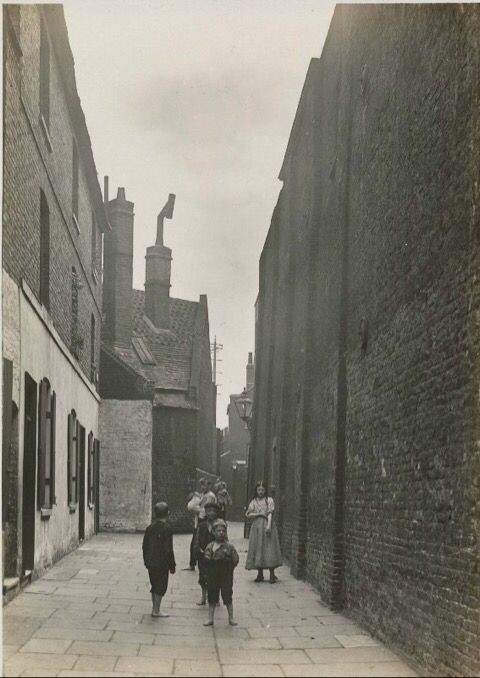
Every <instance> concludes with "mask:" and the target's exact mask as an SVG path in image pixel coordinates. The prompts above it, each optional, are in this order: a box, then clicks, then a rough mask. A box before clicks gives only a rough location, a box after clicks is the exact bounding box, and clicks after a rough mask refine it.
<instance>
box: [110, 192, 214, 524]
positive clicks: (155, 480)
mask: <svg viewBox="0 0 480 678" xmlns="http://www.w3.org/2000/svg"><path fill="white" fill-rule="evenodd" d="M133 207H134V206H133V203H132V202H129V201H128V200H127V199H126V196H125V191H124V189H119V190H118V195H117V197H116V198H115V199H113V200H110V201H109V202H108V216H109V220H110V223H111V225H112V230H111V233H109V234H108V235H107V236H106V238H105V263H104V266H105V275H104V296H105V322H104V326H103V343H102V353H101V378H100V392H101V395H102V406H101V431H102V434H103V435H104V441H103V442H104V445H103V447H102V466H101V497H102V509H101V516H100V522H101V526H102V528H105V529H111V530H142V529H144V528H145V527H146V525H148V523H149V522H150V519H151V515H152V505H154V504H155V503H156V502H158V501H160V500H163V501H167V502H168V504H169V507H170V511H171V516H170V518H171V522H172V524H173V526H174V528H175V529H176V530H182V529H184V530H189V529H190V526H191V516H190V515H189V514H188V512H187V511H186V504H187V499H186V497H187V494H188V492H189V491H190V489H191V488H192V487H193V486H194V485H195V483H196V480H197V479H198V476H199V475H202V474H204V473H207V474H211V477H212V478H215V477H216V474H217V434H216V425H215V410H216V388H215V385H214V384H213V382H212V369H211V359H210V340H209V325H208V308H207V298H206V296H205V295H201V296H200V299H199V301H198V302H195V301H187V300H185V299H174V298H171V297H170V271H171V250H170V249H169V248H168V247H165V246H164V245H163V231H162V232H161V233H160V236H161V237H160V239H159V240H157V244H156V245H154V246H152V247H149V248H148V249H147V255H146V283H145V291H140V290H134V289H133V288H132V263H133Z"/></svg>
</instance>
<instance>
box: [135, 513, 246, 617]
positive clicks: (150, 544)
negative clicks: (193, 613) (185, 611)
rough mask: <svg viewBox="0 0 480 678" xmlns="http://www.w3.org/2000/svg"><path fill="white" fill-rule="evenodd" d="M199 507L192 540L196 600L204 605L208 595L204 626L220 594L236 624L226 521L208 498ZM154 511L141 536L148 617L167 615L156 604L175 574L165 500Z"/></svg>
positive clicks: (234, 560) (233, 562) (233, 561)
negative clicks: (149, 597) (198, 591)
mask: <svg viewBox="0 0 480 678" xmlns="http://www.w3.org/2000/svg"><path fill="white" fill-rule="evenodd" d="M203 508H204V512H205V513H204V517H202V518H201V519H200V520H199V524H198V529H197V531H196V535H195V544H194V550H195V556H196V561H197V564H198V571H199V584H200V586H201V589H202V598H201V601H200V602H199V603H198V604H199V605H206V603H207V599H208V621H207V622H206V623H205V626H213V623H214V616H215V607H216V606H217V604H218V603H219V600H220V595H221V596H222V600H223V603H224V605H225V606H226V608H227V611H228V623H229V624H230V625H231V626H236V625H237V624H236V622H235V619H234V616H233V571H234V569H235V568H236V566H237V565H238V562H239V557H238V553H237V551H236V549H235V547H234V546H233V544H231V543H230V542H229V541H228V538H227V524H226V522H225V521H224V520H222V519H221V518H218V505H217V504H216V503H214V502H213V501H212V502H209V503H207V504H205V506H204V507H203ZM154 513H155V520H154V522H153V523H152V524H151V525H150V526H149V527H148V528H147V530H146V532H145V536H144V538H143V561H144V564H145V567H146V568H147V569H148V574H149V577H150V584H151V587H152V588H151V589H150V590H151V594H152V617H168V614H165V613H163V612H161V611H160V607H161V603H162V598H163V596H164V595H165V593H166V591H167V587H168V575H169V574H175V556H174V553H173V533H172V530H171V528H170V527H169V525H168V524H167V520H168V513H169V511H168V506H167V504H165V503H164V502H159V503H158V504H156V505H155V509H154Z"/></svg>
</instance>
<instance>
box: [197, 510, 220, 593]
mask: <svg viewBox="0 0 480 678" xmlns="http://www.w3.org/2000/svg"><path fill="white" fill-rule="evenodd" d="M217 518H218V506H217V504H216V502H209V503H208V504H206V505H205V520H204V521H203V522H199V523H198V529H197V533H196V535H195V548H194V553H195V556H196V559H197V565H198V583H199V584H200V586H201V588H202V598H201V600H200V602H199V603H197V605H206V604H207V572H206V563H205V549H206V548H207V546H208V544H209V543H210V542H211V541H213V540H214V539H215V536H214V534H213V523H214V522H215V521H216V519H217Z"/></svg>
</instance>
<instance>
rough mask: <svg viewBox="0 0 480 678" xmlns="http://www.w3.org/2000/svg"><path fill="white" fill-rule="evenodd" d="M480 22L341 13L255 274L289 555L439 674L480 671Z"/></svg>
mask: <svg viewBox="0 0 480 678" xmlns="http://www.w3.org/2000/svg"><path fill="white" fill-rule="evenodd" d="M479 28H480V10H479V9H478V6H473V5H468V6H467V5H463V6H453V5H449V6H446V5H445V6H437V7H434V6H420V5H418V6H417V5H415V6H408V5H405V6H368V7H367V6H363V7H362V6H347V7H342V8H337V10H336V12H335V16H334V19H333V22H332V26H331V28H330V32H329V35H328V38H327V41H326V44H325V47H324V50H323V53H322V57H321V59H320V60H319V62H317V64H316V65H315V62H314V63H313V64H312V66H311V70H310V73H309V77H308V79H307V85H308V87H307V88H306V91H305V93H304V96H303V97H302V103H301V107H300V109H299V112H298V114H297V122H296V126H294V129H293V131H292V137H291V144H290V147H289V150H288V152H287V156H286V161H285V165H284V168H283V170H282V179H283V181H284V187H283V189H282V192H281V195H280V198H279V203H278V204H277V207H276V210H275V213H274V218H273V220H272V225H271V228H270V232H269V235H268V237H267V240H266V243H265V248H264V251H263V253H262V258H261V262H260V297H259V308H260V318H259V322H258V332H259V336H257V340H256V343H257V375H256V377H257V378H256V384H255V388H256V393H257V394H262V396H261V397H260V398H259V400H258V401H257V405H256V406H257V412H256V420H255V431H254V450H255V455H256V458H255V459H254V464H253V466H254V467H255V470H256V471H257V472H258V469H260V468H262V467H263V468H265V469H266V470H267V471H269V472H270V477H271V479H274V480H275V481H276V482H277V478H278V479H279V483H278V485H279V487H278V490H277V492H279V497H278V500H279V504H280V506H279V519H280V526H281V532H282V545H283V548H284V550H285V554H286V556H287V558H288V560H289V561H290V563H291V565H292V566H293V569H294V571H295V572H296V573H297V574H299V575H301V576H305V577H306V578H307V579H309V580H310V581H312V582H313V583H315V584H316V586H317V587H318V588H319V590H320V592H321V594H322V596H323V598H324V599H325V600H326V601H327V602H329V603H330V604H331V605H332V606H334V607H340V606H345V608H346V609H347V610H349V611H350V613H351V614H352V615H354V616H355V617H356V618H357V619H358V620H360V621H361V622H362V623H363V624H365V626H366V627H367V628H368V629H369V630H370V631H371V632H373V633H374V634H377V635H378V636H379V637H380V638H382V639H383V640H384V641H386V642H387V643H389V644H390V645H392V646H393V647H394V648H396V649H399V650H401V651H403V652H405V653H406V654H407V655H409V656H410V657H411V658H412V659H413V660H414V661H416V662H417V663H418V664H420V665H421V666H422V667H423V668H422V670H423V671H426V672H427V673H429V674H436V675H477V674H478V671H479V670H480V655H479V653H478V647H479V645H480V643H479V632H480V619H479V613H478V611H479V608H480V600H479V591H480V582H479V579H478V571H477V570H478V543H477V542H478V532H476V525H477V524H478V519H479V513H478V506H479V501H478V500H479V490H478V488H479V486H480V483H479V472H480V463H479V458H478V449H477V440H478V438H479V429H480V417H479V402H478V400H479V396H478V388H479V381H480V380H479V377H480V375H479V365H480V362H479V355H478V354H479V334H478V332H479V328H478V317H479V315H478V314H479V312H480V289H479V282H478V281H479V263H480V262H479V251H480V250H479V229H478V172H479V166H480V165H479V157H478V156H479V148H480V146H479V132H480V126H479V113H478V111H479V107H478V105H479V101H478V98H479V92H480V89H479V87H478V84H479V83H478V80H479V72H480V71H479V68H478V67H479V47H478V35H479ZM312 76H313V77H312ZM312 153H313V154H314V157H313V159H312V158H311V154H312ZM310 189H311V190H312V191H313V195H311V196H309V195H308V191H309V190H310ZM302 218H303V219H304V222H302ZM302 223H303V224H304V225H302ZM287 250H288V252H287ZM282 281H283V286H282ZM277 283H278V284H277ZM362 319H364V320H366V321H367V324H368V325H367V326H368V333H367V334H368V343H367V346H366V348H364V349H362V336H361V331H360V327H361V321H362ZM364 326H365V322H364ZM281 336H283V337H284V338H283V339H281V338H280V337H281ZM364 336H365V335H364ZM270 396H273V397H272V398H270ZM275 448H276V452H275ZM275 455H276V456H277V457H279V461H278V466H276V463H277V462H275ZM276 468H277V474H278V475H277V477H275V469H276ZM250 480H251V481H252V476H250ZM305 492H306V497H305Z"/></svg>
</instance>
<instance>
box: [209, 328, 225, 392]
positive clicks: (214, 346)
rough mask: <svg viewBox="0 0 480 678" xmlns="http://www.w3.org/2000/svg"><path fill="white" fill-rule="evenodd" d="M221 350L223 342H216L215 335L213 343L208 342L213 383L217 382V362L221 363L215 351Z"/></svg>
mask: <svg viewBox="0 0 480 678" xmlns="http://www.w3.org/2000/svg"><path fill="white" fill-rule="evenodd" d="M222 350H223V344H219V343H218V342H217V335H215V337H214V340H213V344H210V351H211V352H212V360H213V383H214V384H217V362H219V363H221V362H222V361H221V360H220V358H217V353H219V352H220V351H222Z"/></svg>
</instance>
